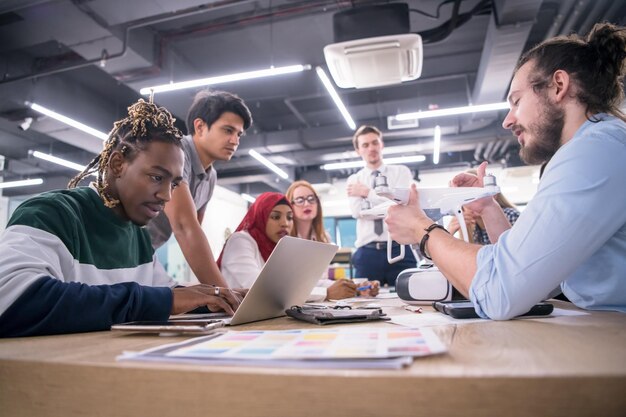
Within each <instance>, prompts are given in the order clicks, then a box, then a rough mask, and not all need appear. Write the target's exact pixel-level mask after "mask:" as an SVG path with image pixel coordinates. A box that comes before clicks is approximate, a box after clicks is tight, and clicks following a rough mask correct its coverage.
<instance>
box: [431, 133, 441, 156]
mask: <svg viewBox="0 0 626 417" xmlns="http://www.w3.org/2000/svg"><path fill="white" fill-rule="evenodd" d="M440 150H441V127H440V126H439V125H437V126H435V137H434V138H433V164H435V165H437V164H438V163H439V151H440Z"/></svg>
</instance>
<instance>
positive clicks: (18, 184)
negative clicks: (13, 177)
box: [0, 178, 43, 189]
mask: <svg viewBox="0 0 626 417" xmlns="http://www.w3.org/2000/svg"><path fill="white" fill-rule="evenodd" d="M39 184H43V179H41V178H33V179H31V180H19V181H7V182H0V189H1V188H14V187H26V186H29V185H39Z"/></svg>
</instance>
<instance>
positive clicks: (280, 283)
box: [111, 236, 339, 334]
mask: <svg viewBox="0 0 626 417" xmlns="http://www.w3.org/2000/svg"><path fill="white" fill-rule="evenodd" d="M338 249H339V248H338V247H337V245H334V244H330V243H321V242H314V241H312V240H306V239H300V238H296V237H291V236H285V237H283V238H282V239H280V240H279V241H278V244H277V245H276V247H275V248H274V250H273V251H272V254H271V255H270V257H269V258H268V259H267V262H266V263H265V265H264V266H263V269H261V272H260V273H259V276H258V277H257V279H256V280H255V281H254V283H253V284H252V287H250V289H249V290H248V294H246V296H245V297H244V299H243V301H242V302H241V304H240V305H239V308H238V309H237V311H236V312H235V315H234V316H232V317H230V316H228V315H226V314H225V313H205V314H179V315H176V316H171V317H170V319H169V321H167V322H163V323H159V322H131V323H122V324H116V325H113V326H112V327H111V329H112V330H123V331H135V332H136V331H141V332H152V333H161V334H180V333H188V334H207V333H212V332H213V330H214V328H216V327H221V326H224V325H230V326H235V325H237V324H244V323H250V322H253V321H259V320H265V319H271V318H274V317H280V316H285V315H286V314H285V310H286V309H288V308H290V307H291V306H293V305H301V304H303V303H304V302H305V301H306V299H307V298H308V297H309V294H311V291H312V290H313V288H314V287H315V284H317V282H318V281H319V280H320V278H321V277H322V275H323V274H324V272H325V271H326V269H327V268H328V265H329V264H330V261H331V260H332V259H333V257H334V256H335V253H337V250H338ZM218 320H219V321H220V322H221V323H217V321H218ZM220 324H221V326H218V325H220Z"/></svg>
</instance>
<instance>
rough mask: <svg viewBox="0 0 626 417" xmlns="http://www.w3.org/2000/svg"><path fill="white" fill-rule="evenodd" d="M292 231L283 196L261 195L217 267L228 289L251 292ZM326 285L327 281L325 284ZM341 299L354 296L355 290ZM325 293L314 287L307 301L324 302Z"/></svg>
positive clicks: (231, 239) (274, 194) (240, 225)
mask: <svg viewBox="0 0 626 417" xmlns="http://www.w3.org/2000/svg"><path fill="white" fill-rule="evenodd" d="M292 228H293V210H292V206H291V203H289V201H288V200H287V198H286V197H285V196H284V195H283V194H279V193H263V194H261V195H260V196H259V197H257V199H256V201H255V202H254V203H253V204H252V205H251V206H250V208H249V209H248V213H246V216H245V217H244V218H243V220H242V221H241V223H240V224H239V226H238V227H237V230H236V231H235V232H234V233H233V234H232V235H231V236H230V237H229V238H228V240H227V241H226V244H225V245H224V249H222V253H221V255H220V257H219V259H218V260H217V264H218V266H219V267H220V269H221V271H222V276H223V277H224V279H225V280H226V282H227V283H228V285H229V286H230V287H231V288H250V287H251V286H252V284H253V283H254V280H256V278H257V277H258V276H259V273H260V272H261V269H263V265H265V262H266V261H267V259H268V258H269V257H270V255H271V254H272V251H273V250H274V248H275V247H276V244H277V243H278V241H279V240H280V239H282V238H283V237H284V236H287V235H289V234H290V233H291V230H292ZM324 281H327V280H324ZM350 284H351V285H352V286H353V287H354V289H353V291H352V292H350V293H349V294H347V295H344V296H343V297H342V298H346V297H352V296H354V295H356V286H355V285H354V284H353V283H350ZM331 294H332V292H331ZM326 297H327V289H326V288H325V287H323V286H319V287H315V288H314V289H313V292H312V293H311V295H310V296H309V298H308V300H307V301H323V300H324V299H326Z"/></svg>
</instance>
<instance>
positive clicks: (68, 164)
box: [29, 151, 98, 177]
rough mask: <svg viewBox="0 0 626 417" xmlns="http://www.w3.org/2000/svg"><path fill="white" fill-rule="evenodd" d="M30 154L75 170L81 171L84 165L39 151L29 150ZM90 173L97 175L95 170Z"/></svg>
mask: <svg viewBox="0 0 626 417" xmlns="http://www.w3.org/2000/svg"><path fill="white" fill-rule="evenodd" d="M29 153H30V154H31V155H33V156H34V157H35V158H39V159H43V160H44V161H48V162H52V163H53V164H57V165H61V166H64V167H67V168H71V169H75V170H76V171H79V172H83V171H84V170H85V168H87V167H86V166H85V165H81V164H77V163H76V162H72V161H68V160H67V159H63V158H59V157H57V156H52V155H49V154H47V153H43V152H39V151H29ZM91 175H93V176H94V177H97V176H98V175H97V174H96V173H95V172H92V173H91Z"/></svg>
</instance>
